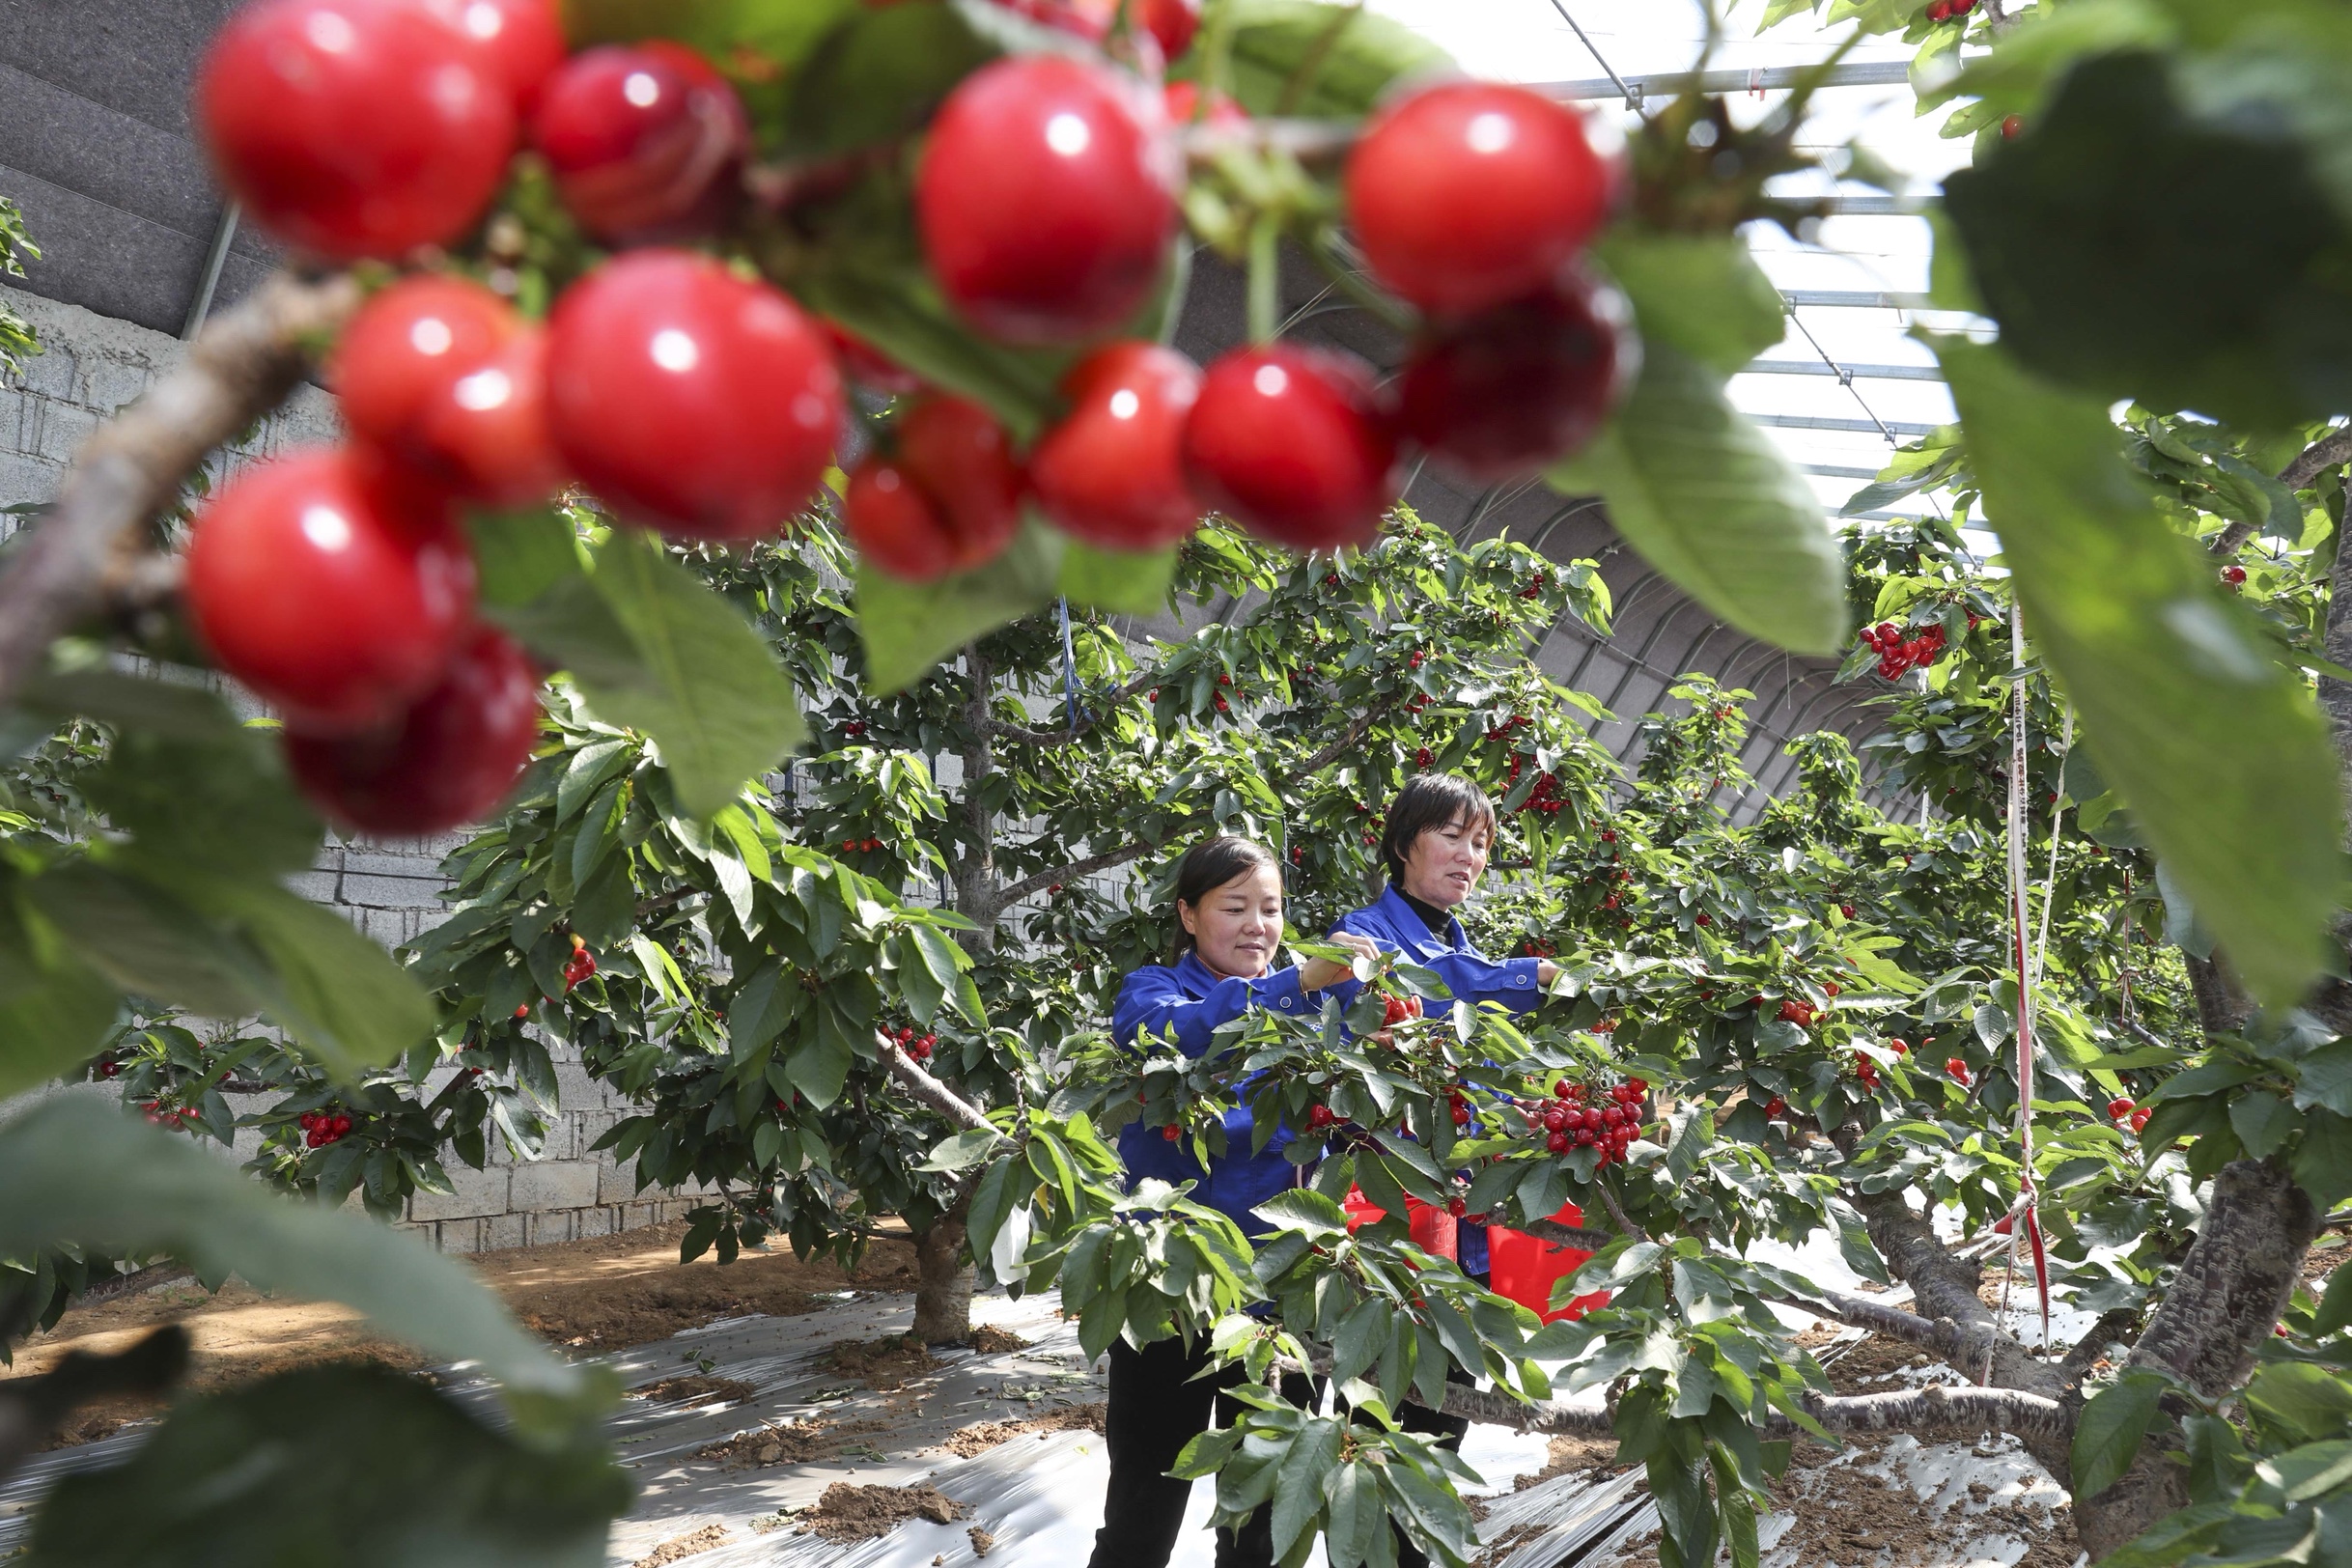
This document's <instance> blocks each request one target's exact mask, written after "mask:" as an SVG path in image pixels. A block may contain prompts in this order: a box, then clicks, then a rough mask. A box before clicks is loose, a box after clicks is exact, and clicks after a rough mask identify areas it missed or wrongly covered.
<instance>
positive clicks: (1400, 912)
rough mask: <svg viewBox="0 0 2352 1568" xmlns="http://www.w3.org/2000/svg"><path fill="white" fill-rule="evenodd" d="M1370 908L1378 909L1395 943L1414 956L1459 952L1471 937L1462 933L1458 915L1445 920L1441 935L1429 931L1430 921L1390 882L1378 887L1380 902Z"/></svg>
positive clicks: (1468, 942) (1467, 944) (1468, 943)
mask: <svg viewBox="0 0 2352 1568" xmlns="http://www.w3.org/2000/svg"><path fill="white" fill-rule="evenodd" d="M1373 908H1374V909H1376V910H1380V912H1381V918H1382V919H1384V920H1386V921H1387V922H1388V926H1389V929H1390V930H1391V931H1393V932H1394V933H1395V935H1396V943H1397V945H1398V946H1399V947H1402V948H1403V949H1405V951H1407V952H1408V953H1411V954H1413V955H1414V956H1415V957H1419V956H1421V955H1423V954H1428V953H1459V952H1461V951H1462V950H1463V949H1464V948H1466V947H1468V946H1469V945H1470V938H1468V937H1466V936H1465V935H1463V932H1462V922H1461V921H1460V920H1458V919H1449V920H1447V921H1446V922H1445V932H1444V935H1443V937H1442V938H1440V937H1439V936H1438V935H1437V934H1436V933H1434V932H1432V931H1431V930H1430V929H1429V923H1428V922H1427V921H1425V920H1423V919H1422V918H1421V917H1420V915H1418V914H1417V913H1415V912H1414V908H1413V906H1412V905H1410V904H1408V903H1406V902H1405V895H1404V894H1402V893H1400V892H1398V891H1397V890H1396V885H1395V884H1394V883H1393V882H1391V883H1390V884H1389V885H1388V886H1386V888H1383V889H1382V890H1381V895H1380V902H1379V903H1378V904H1375V905H1374V906H1373Z"/></svg>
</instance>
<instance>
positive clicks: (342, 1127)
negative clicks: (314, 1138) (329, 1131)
mask: <svg viewBox="0 0 2352 1568" xmlns="http://www.w3.org/2000/svg"><path fill="white" fill-rule="evenodd" d="M350 1130H351V1119H350V1117H349V1116H338V1117H336V1118H335V1136H337V1137H341V1136H343V1134H346V1133H349V1132H350Z"/></svg>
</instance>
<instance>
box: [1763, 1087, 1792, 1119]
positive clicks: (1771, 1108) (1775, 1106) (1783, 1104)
mask: <svg viewBox="0 0 2352 1568" xmlns="http://www.w3.org/2000/svg"><path fill="white" fill-rule="evenodd" d="M1764 1114H1765V1115H1766V1116H1767V1117H1769V1118H1771V1119H1772V1120H1774V1121H1778V1120H1779V1119H1780V1118H1781V1117H1783V1116H1785V1115H1787V1114H1788V1102H1787V1101H1785V1100H1783V1099H1781V1098H1780V1097H1779V1096H1778V1095H1777V1094H1776V1095H1774V1096H1773V1097H1772V1098H1771V1099H1770V1100H1767V1101H1766V1102H1764Z"/></svg>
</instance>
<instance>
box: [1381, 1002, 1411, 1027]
mask: <svg viewBox="0 0 2352 1568" xmlns="http://www.w3.org/2000/svg"><path fill="white" fill-rule="evenodd" d="M1381 1006H1382V1014H1381V1021H1380V1022H1381V1027H1383V1028H1386V1027H1387V1026H1388V1025H1389V1024H1391V1023H1401V1022H1404V1021H1405V1020H1406V1019H1408V1018H1410V1017H1412V1016H1413V1015H1412V1014H1410V1013H1408V1012H1406V1011H1405V1002H1404V998H1402V997H1400V996H1384V997H1382V998H1381Z"/></svg>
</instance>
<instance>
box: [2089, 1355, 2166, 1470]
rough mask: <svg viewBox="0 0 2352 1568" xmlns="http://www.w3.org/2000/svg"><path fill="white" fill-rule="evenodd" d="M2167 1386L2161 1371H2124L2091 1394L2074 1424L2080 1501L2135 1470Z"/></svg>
mask: <svg viewBox="0 0 2352 1568" xmlns="http://www.w3.org/2000/svg"><path fill="white" fill-rule="evenodd" d="M2169 1386H2170V1383H2169V1381H2168V1380H2167V1379H2166V1378H2165V1377H2164V1376H2163V1375H2162V1374H2161V1373H2156V1372H2150V1371H2147V1370H2145V1369H2144V1368H2143V1369H2139V1370H2134V1371H2130V1372H2126V1373H2124V1374H2123V1376H2121V1377H2119V1378H2117V1379H2116V1380H2115V1381H2114V1383H2112V1384H2110V1385H2109V1386H2107V1387H2105V1388H2102V1389H2100V1390H2099V1391H2098V1392H2097V1393H2095V1394H2093V1395H2092V1396H2091V1398H2090V1402H2089V1403H2088V1404H2086V1405H2085V1406H2084V1407H2083V1414H2082V1417H2081V1419H2080V1420H2078V1421H2077V1422H2076V1424H2075V1429H2074V1448H2073V1450H2072V1452H2071V1454H2070V1455H2069V1457H2068V1464H2069V1466H2070V1467H2071V1468H2072V1470H2073V1472H2074V1495H2075V1496H2076V1497H2078V1498H2095V1497H2097V1496H2098V1495H2099V1494H2100V1493H2102V1492H2104V1491H2106V1490H2107V1489H2108V1488H2109V1487H2111V1486H2113V1485H2114V1483H2115V1481H2116V1479H2117V1477H2119V1476H2121V1475H2122V1473H2123V1472H2124V1471H2125V1470H2130V1469H2131V1468H2132V1461H2133V1460H2134V1459H2136V1458H2138V1457H2139V1455H2140V1443H2141V1440H2142V1439H2143V1438H2145V1437H2146V1436H2147V1430H2148V1423H2149V1422H2150V1421H2152V1420H2154V1419H2155V1418H2156V1407H2157V1404H2158V1402H2159V1401H2161V1400H2162V1399H2163V1398H2164V1392H2165V1389H2166V1388H2168V1387H2169Z"/></svg>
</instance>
